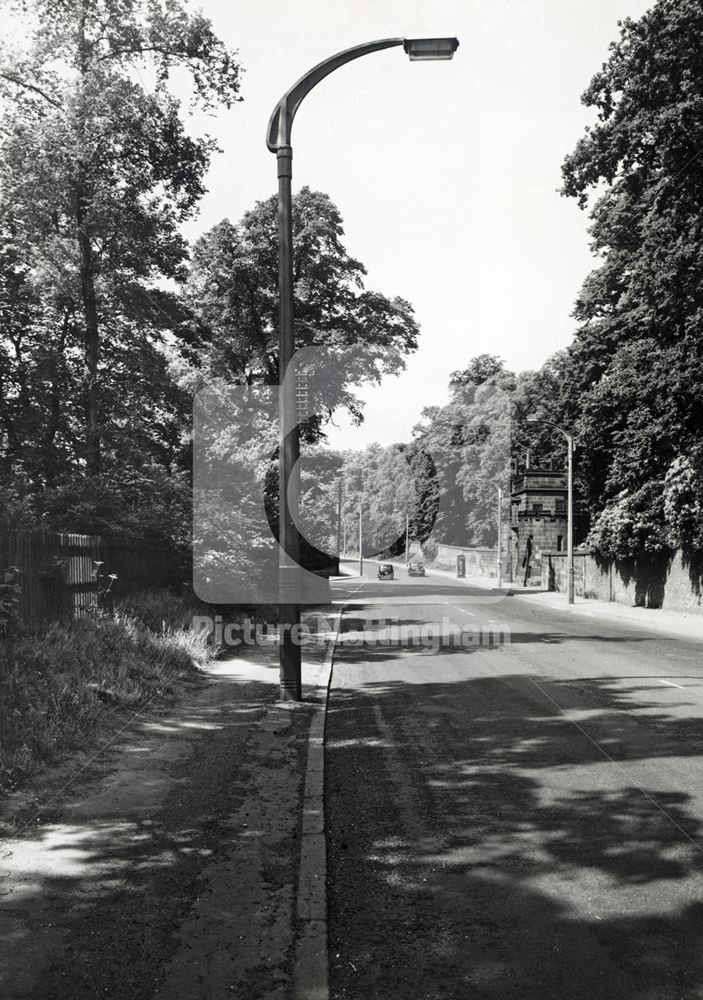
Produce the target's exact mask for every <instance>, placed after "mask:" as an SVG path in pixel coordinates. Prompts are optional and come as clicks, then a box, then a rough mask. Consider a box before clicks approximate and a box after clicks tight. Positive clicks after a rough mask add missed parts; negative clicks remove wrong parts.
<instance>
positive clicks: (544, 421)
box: [525, 417, 576, 451]
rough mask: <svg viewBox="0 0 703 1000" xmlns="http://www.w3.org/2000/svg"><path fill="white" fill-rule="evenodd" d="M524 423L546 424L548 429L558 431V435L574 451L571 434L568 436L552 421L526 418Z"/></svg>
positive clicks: (544, 418)
mask: <svg viewBox="0 0 703 1000" xmlns="http://www.w3.org/2000/svg"><path fill="white" fill-rule="evenodd" d="M525 423H528V424H547V425H548V426H549V427H553V428H554V430H555V431H559V433H560V434H561V436H562V437H563V438H566V443H567V444H568V445H569V447H570V448H572V449H573V450H574V451H575V450H576V449H575V448H574V436H573V434H569V432H568V431H565V430H564V428H563V427H560V426H559V424H557V423H555V422H554V421H553V420H547V419H546V417H528V418H527V420H526V421H525Z"/></svg>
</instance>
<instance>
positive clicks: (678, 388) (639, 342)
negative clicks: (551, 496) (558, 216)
mask: <svg viewBox="0 0 703 1000" xmlns="http://www.w3.org/2000/svg"><path fill="white" fill-rule="evenodd" d="M702 32H703V8H702V7H701V5H700V4H699V3H698V2H696V0H658V2H657V3H655V4H654V5H653V7H652V9H651V10H650V11H649V12H648V13H647V14H645V15H644V16H643V17H642V18H640V19H639V20H637V21H634V20H631V19H629V18H628V19H626V20H625V21H624V22H623V23H622V25H621V32H620V38H619V40H618V41H617V42H615V43H613V44H612V45H611V47H610V55H609V58H608V60H607V62H606V63H605V64H604V66H603V68H602V69H601V70H600V72H598V73H597V74H596V75H595V76H594V78H593V80H592V82H591V84H590V86H589V87H588V89H587V91H586V92H585V94H584V96H583V101H584V103H585V104H586V105H587V106H589V107H592V108H594V109H595V110H596V111H597V113H598V120H597V123H596V124H595V125H594V126H593V127H591V128H589V129H587V131H586V133H585V135H584V136H583V137H582V139H581V140H580V141H579V143H578V145H577V147H576V149H575V150H574V152H573V153H572V154H571V155H570V156H568V157H567V159H566V161H565V163H564V168H563V173H564V188H563V190H564V193H565V194H566V195H568V196H571V197H575V198H577V199H578V201H579V203H580V204H581V205H582V206H586V205H588V204H589V197H590V196H591V195H594V194H595V195H596V197H595V201H594V202H593V203H592V207H591V219H592V228H591V235H592V245H593V249H594V252H595V253H596V254H598V255H599V256H600V258H601V261H602V263H601V264H600V265H599V266H598V267H597V268H596V270H594V271H593V273H592V274H591V275H590V276H589V277H588V278H587V280H586V282H585V283H584V286H583V289H582V291H581V294H580V296H579V298H578V300H577V303H576V309H575V316H576V318H577V319H578V321H579V328H578V331H577V334H576V339H575V342H574V344H573V346H572V347H571V348H570V350H569V351H568V352H567V354H566V356H565V358H564V376H565V385H566V386H568V392H567V393H565V394H564V393H562V398H561V400H560V408H561V412H562V419H564V420H565V421H566V419H567V418H568V419H569V420H570V422H571V426H572V427H573V428H574V429H575V430H576V433H577V437H578V441H579V446H580V447H579V451H580V468H581V471H582V474H583V478H582V489H583V493H584V496H585V497H586V499H587V503H588V506H589V509H590V511H591V514H592V516H593V519H594V528H593V532H592V535H591V542H592V544H593V545H594V546H595V547H596V548H597V549H598V550H599V551H601V552H603V553H604V554H605V553H607V554H611V555H623V556H624V555H636V554H638V553H640V552H657V551H660V550H661V549H662V548H663V547H665V546H667V545H669V546H671V545H678V544H687V545H695V546H698V545H699V544H700V533H699V531H697V530H696V529H695V527H694V524H693V522H694V520H695V518H696V517H697V514H696V513H694V505H693V504H694V502H693V498H692V497H690V491H691V489H692V488H694V487H693V484H694V483H695V482H697V479H696V476H697V473H695V471H693V466H691V465H689V464H687V457H686V456H689V455H691V454H693V453H697V451H698V449H699V447H700V443H701V438H702V435H703V402H702V400H703V394H702V393H701V375H700V371H701V358H702V355H703V341H702V340H701V335H700V331H701V322H702V320H703V270H702V268H701V265H702V264H703V190H702V189H701V185H700V155H701V148H702V147H703V99H702V98H701V93H703V52H702V51H701V48H700V45H699V44H698V39H699V38H700V37H701V33H702ZM665 493H666V499H665V501H663V500H662V497H663V496H664V494H665ZM685 496H688V500H687V501H684V500H683V499H682V498H684V497H685Z"/></svg>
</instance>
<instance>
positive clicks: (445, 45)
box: [403, 38, 459, 62]
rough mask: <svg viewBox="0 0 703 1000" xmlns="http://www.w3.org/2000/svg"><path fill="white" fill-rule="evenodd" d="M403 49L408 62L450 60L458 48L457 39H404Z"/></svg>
mask: <svg viewBox="0 0 703 1000" xmlns="http://www.w3.org/2000/svg"><path fill="white" fill-rule="evenodd" d="M403 48H404V49H405V51H406V52H407V54H408V56H409V58H410V62H419V61H420V60H434V61H436V60H438V59H451V58H452V56H453V55H454V53H455V52H456V50H457V49H458V48H459V39H458V38H406V39H405V41H404V42H403Z"/></svg>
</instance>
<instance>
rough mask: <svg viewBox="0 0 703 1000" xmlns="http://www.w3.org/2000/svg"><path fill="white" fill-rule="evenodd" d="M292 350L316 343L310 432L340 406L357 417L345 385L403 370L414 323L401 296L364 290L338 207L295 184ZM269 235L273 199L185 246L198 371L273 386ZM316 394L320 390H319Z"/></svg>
mask: <svg viewBox="0 0 703 1000" xmlns="http://www.w3.org/2000/svg"><path fill="white" fill-rule="evenodd" d="M293 233H294V248H295V250H294V262H293V273H294V293H295V333H296V347H297V348H298V349H300V348H305V347H318V348H321V349H324V351H323V350H321V351H320V352H319V354H317V355H315V358H314V363H313V369H314V371H312V372H311V376H312V379H311V381H312V382H313V383H314V385H315V386H317V388H318V390H319V392H318V395H319V396H320V397H321V398H317V399H312V400H311V404H318V405H319V410H320V417H319V418H318V419H317V420H316V421H311V422H310V423H309V425H308V431H310V432H311V436H312V437H313V438H314V437H316V436H318V435H319V433H320V432H321V430H322V426H323V423H324V421H325V420H326V419H328V418H329V417H330V416H331V415H332V413H333V412H334V410H335V409H336V408H338V407H340V406H345V407H347V408H348V409H349V410H350V411H351V413H352V414H353V415H354V417H355V418H356V419H357V420H361V418H362V415H361V404H360V403H359V401H358V400H357V399H356V398H355V396H354V394H353V390H352V387H353V386H355V385H359V384H362V383H368V382H373V383H378V382H379V381H380V379H381V377H382V376H384V375H388V374H393V373H396V372H398V371H400V370H401V369H403V368H404V367H405V359H406V357H407V355H408V354H409V353H411V352H412V351H414V350H416V348H417V337H418V326H417V323H416V322H415V319H414V316H413V310H412V307H411V306H410V304H409V303H408V302H406V301H405V300H404V299H401V298H398V297H395V298H392V299H391V298H388V297H386V296H385V295H382V294H381V293H379V292H374V291H371V290H369V289H366V288H365V287H364V277H365V275H366V269H365V268H364V266H363V264H361V263H360V262H359V261H358V260H355V259H354V258H353V257H352V256H351V255H350V254H349V253H348V251H347V250H346V248H345V246H344V243H343V236H344V228H343V223H342V218H341V216H340V214H339V211H338V209H337V208H336V207H335V205H334V204H333V203H332V201H331V199H330V198H329V196H328V195H326V194H323V193H321V192H317V191H311V190H310V189H309V188H307V187H304V188H302V190H301V191H299V192H298V193H297V194H296V196H295V197H294V199H293ZM277 289H278V236H277V201H276V198H275V197H272V198H268V199H267V200H266V201H262V202H258V203H257V204H256V206H255V207H254V208H253V209H252V210H251V211H249V212H247V213H246V214H245V215H244V217H243V218H242V220H241V221H240V222H239V223H237V224H233V223H231V222H230V221H229V220H227V219H225V220H223V221H222V222H221V223H219V224H218V225H217V226H215V227H214V228H213V229H212V230H210V232H209V233H206V234H205V235H204V236H203V237H201V239H199V240H198V241H197V243H196V245H195V248H194V251H193V263H192V268H191V272H190V275H189V278H188V289H187V290H188V297H189V301H190V303H191V306H192V308H193V310H194V311H195V313H196V315H197V316H198V318H199V320H200V325H199V327H198V330H197V335H196V340H195V341H194V344H193V347H194V348H196V347H197V348H199V361H200V364H201V365H202V366H203V369H204V372H205V373H206V374H207V373H208V372H209V373H210V374H211V375H213V376H218V377H225V378H228V379H230V380H232V381H238V382H242V383H245V384H247V385H252V384H264V385H277V384H278V380H279V371H278V290H277ZM323 390H324V391H323Z"/></svg>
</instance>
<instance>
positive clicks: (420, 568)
mask: <svg viewBox="0 0 703 1000" xmlns="http://www.w3.org/2000/svg"><path fill="white" fill-rule="evenodd" d="M424 575H425V566H424V564H423V563H421V562H419V561H418V560H415V561H414V562H409V563H408V576H424Z"/></svg>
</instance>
